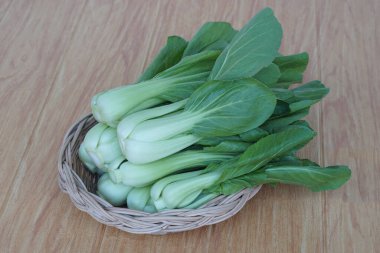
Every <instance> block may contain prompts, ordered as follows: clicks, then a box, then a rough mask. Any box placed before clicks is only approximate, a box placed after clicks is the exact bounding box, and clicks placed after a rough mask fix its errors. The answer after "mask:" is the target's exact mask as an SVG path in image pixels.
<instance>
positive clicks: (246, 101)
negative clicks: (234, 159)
mask: <svg viewBox="0 0 380 253" xmlns="http://www.w3.org/2000/svg"><path fill="white" fill-rule="evenodd" d="M275 104H276V97H275V96H274V94H273V93H272V92H271V91H270V89H269V88H268V87H266V86H265V85H264V84H262V83H260V82H258V81H257V80H255V79H252V78H249V79H240V80H236V81H209V82H207V83H205V84H204V85H202V86H201V87H200V88H198V89H197V90H196V91H195V92H194V93H193V94H192V95H191V96H190V98H189V100H188V102H187V103H186V106H185V111H188V112H191V113H194V112H196V113H197V114H200V115H202V118H203V119H202V120H201V121H199V122H198V123H196V124H195V126H194V127H193V129H192V133H193V134H195V135H198V136H205V137H209V136H230V135H234V134H240V133H243V132H246V131H248V130H250V129H252V128H255V127H257V126H259V125H261V124H262V123H263V122H265V121H266V120H267V119H268V118H269V117H270V115H271V114H272V113H273V110H274V107H275Z"/></svg>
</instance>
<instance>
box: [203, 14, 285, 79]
mask: <svg viewBox="0 0 380 253" xmlns="http://www.w3.org/2000/svg"><path fill="white" fill-rule="evenodd" d="M281 39H282V28H281V25H280V23H279V22H278V21H277V19H276V18H275V17H274V15H273V11H272V10H271V9H270V8H265V9H263V10H262V11H260V12H259V13H258V14H256V15H255V16H254V17H253V18H252V19H251V20H250V21H249V22H248V23H247V24H246V25H245V26H244V27H243V28H242V29H241V30H240V31H239V32H238V33H237V34H236V35H235V37H234V38H233V39H232V41H231V43H230V44H229V45H228V46H227V47H226V48H225V49H224V50H223V51H222V53H221V55H220V56H219V57H218V59H217V60H216V62H215V66H214V68H213V69H212V71H211V74H210V79H211V80H234V79H237V78H244V77H252V76H254V75H255V74H256V73H258V72H259V71H260V70H261V69H262V68H264V67H266V66H268V65H269V64H271V62H272V61H273V59H274V58H275V57H276V56H277V52H278V49H279V48H280V44H281Z"/></svg>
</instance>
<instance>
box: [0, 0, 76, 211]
mask: <svg viewBox="0 0 380 253" xmlns="http://www.w3.org/2000/svg"><path fill="white" fill-rule="evenodd" d="M82 6H83V4H80V3H79V2H78V3H73V2H72V3H60V4H56V3H52V2H51V1H39V2H37V1H36V2H32V1H17V2H15V3H14V4H12V5H11V6H10V7H9V9H8V10H7V15H5V16H4V18H3V20H2V21H1V23H0V30H1V36H0V44H1V47H0V82H1V85H0V101H1V110H0V118H1V124H0V160H1V161H2V166H4V168H7V169H6V170H5V172H3V176H2V177H0V185H1V189H0V193H1V194H0V214H1V213H2V209H3V207H4V205H5V204H6V203H7V199H8V197H9V189H10V187H11V185H12V182H13V179H14V176H15V174H16V172H17V170H18V168H19V167H20V166H22V164H21V163H20V161H21V158H22V157H23V154H24V153H25V150H26V149H27V148H28V146H29V144H30V136H31V134H32V132H33V129H34V127H35V126H36V123H37V120H38V117H39V115H40V112H41V110H42V108H43V105H44V103H45V101H46V98H47V96H48V93H49V90H50V87H51V84H52V83H53V81H54V79H55V76H56V74H57V69H58V66H59V65H60V63H61V61H62V55H63V53H64V51H65V48H66V46H67V45H68V44H67V43H68V41H69V40H70V37H71V35H72V32H73V29H74V27H75V24H76V22H77V20H78V19H77V18H78V16H79V15H78V14H79V13H80V10H81V8H82Z"/></svg>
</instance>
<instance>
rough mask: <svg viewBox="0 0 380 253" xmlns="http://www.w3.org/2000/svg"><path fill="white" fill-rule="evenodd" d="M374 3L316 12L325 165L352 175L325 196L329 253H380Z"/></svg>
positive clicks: (327, 6) (379, 55)
mask: <svg viewBox="0 0 380 253" xmlns="http://www.w3.org/2000/svg"><path fill="white" fill-rule="evenodd" d="M376 2H377V1H361V2H360V3H359V2H358V1H344V2H343V3H338V2H336V1H335V2H334V1H330V2H328V1H326V2H324V3H323V4H320V7H319V8H318V9H319V22H320V27H319V29H320V35H321V36H320V48H321V50H320V51H321V52H320V59H321V73H322V76H321V78H322V80H324V81H325V82H326V83H327V84H329V86H330V87H331V94H330V95H329V96H328V97H327V98H326V100H324V102H323V125H322V127H323V133H324V139H323V140H324V143H323V151H324V163H325V164H326V165H329V164H343V163H346V164H348V165H349V166H350V167H351V169H352V170H353V177H352V180H350V181H349V183H348V184H347V185H346V186H345V187H342V188H341V189H339V190H337V191H332V192H326V203H325V206H324V213H325V215H326V217H325V219H326V220H325V225H324V229H325V230H324V235H325V237H326V244H325V247H326V252H375V249H376V250H378V249H379V235H380V216H379V214H380V201H379V200H380V184H379V180H380V173H379V168H380V156H379V154H380V145H379V142H378V140H379V139H380V129H379V127H380V121H379V109H380V100H379V99H378V98H377V95H378V94H380V86H379V82H380V75H379V71H378V65H379V59H380V51H379V46H380V40H379V37H378V36H379V31H378V30H376V28H377V29H378V25H379V19H378V18H377V19H375V18H371V17H375V16H376V12H375V10H376V6H375V4H376ZM377 5H378V3H377ZM377 7H378V6H377ZM336 9H339V10H340V11H339V15H337V12H336V11H333V10H336ZM347 20H351V22H347ZM376 36H377V37H376Z"/></svg>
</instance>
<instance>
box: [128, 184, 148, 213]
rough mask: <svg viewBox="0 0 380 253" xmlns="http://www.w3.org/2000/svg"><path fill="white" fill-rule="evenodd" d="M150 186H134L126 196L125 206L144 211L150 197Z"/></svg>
mask: <svg viewBox="0 0 380 253" xmlns="http://www.w3.org/2000/svg"><path fill="white" fill-rule="evenodd" d="M149 193H150V186H145V187H135V188H133V189H132V190H131V191H130V192H129V194H128V196H127V206H128V208H130V209H134V210H140V211H144V208H145V207H146V205H147V204H148V201H149V198H150V195H149Z"/></svg>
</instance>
